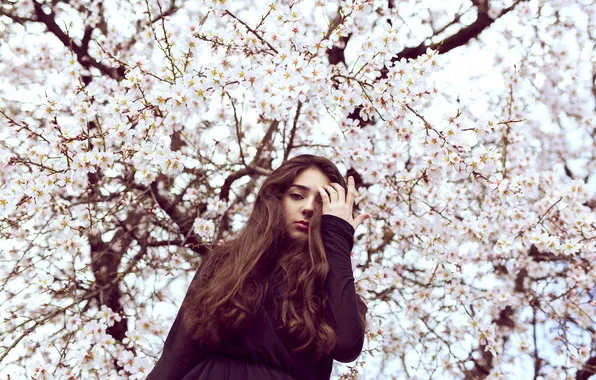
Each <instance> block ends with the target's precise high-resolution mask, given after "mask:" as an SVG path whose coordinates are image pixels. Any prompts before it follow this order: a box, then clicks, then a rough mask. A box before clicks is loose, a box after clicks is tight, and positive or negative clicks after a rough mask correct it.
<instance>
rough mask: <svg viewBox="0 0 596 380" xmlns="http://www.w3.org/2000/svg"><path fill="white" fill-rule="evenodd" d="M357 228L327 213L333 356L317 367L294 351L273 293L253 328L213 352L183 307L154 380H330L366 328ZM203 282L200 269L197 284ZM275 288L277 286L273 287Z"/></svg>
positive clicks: (354, 353)
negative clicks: (354, 255) (356, 259)
mask: <svg viewBox="0 0 596 380" xmlns="http://www.w3.org/2000/svg"><path fill="white" fill-rule="evenodd" d="M354 232H355V231H354V228H353V227H352V225H351V224H350V223H348V222H347V221H345V220H344V219H342V218H339V217H336V216H334V215H329V214H326V215H323V216H322V219H321V235H322V239H323V245H324V247H325V252H326V255H327V261H328V262H329V273H328V275H327V280H326V288H327V292H328V295H329V297H328V300H327V302H328V304H327V310H328V318H329V319H328V320H330V322H331V323H332V324H331V326H332V327H333V328H334V329H335V332H336V334H337V345H336V348H335V350H334V351H333V352H332V353H331V354H330V355H325V356H323V357H322V358H321V359H320V360H319V361H318V362H316V363H314V362H313V361H312V359H311V358H310V355H307V354H306V353H304V352H302V353H301V352H298V353H294V352H291V350H290V348H289V347H287V345H286V343H284V342H286V341H287V340H286V338H284V337H282V336H280V333H279V330H277V329H276V328H275V327H276V326H277V324H276V321H278V320H279V317H278V316H275V315H273V310H274V308H273V306H272V305H273V303H272V300H271V297H270V296H269V295H268V296H267V297H266V298H265V301H264V302H263V306H262V308H261V310H259V312H258V313H257V315H256V316H255V318H254V321H252V322H251V324H250V327H249V328H246V329H243V331H242V333H241V334H240V335H238V336H234V337H233V338H230V340H229V341H227V342H225V343H224V345H223V348H222V350H221V351H220V352H210V351H209V350H207V349H206V347H205V346H204V345H202V344H200V342H198V341H196V340H192V339H191V338H190V335H189V333H188V332H187V331H186V330H185V329H184V326H183V324H182V320H183V313H184V305H185V304H186V302H188V300H189V298H190V297H191V296H190V295H189V293H187V294H186V297H185V299H184V301H183V303H182V307H181V308H180V310H179V312H178V315H177V316H176V319H175V320H174V324H173V325H172V328H171V329H170V332H169V333H168V336H167V338H166V341H165V345H164V349H163V353H162V355H161V357H160V359H159V360H158V362H157V364H156V366H155V368H154V369H153V370H152V372H151V373H150V374H149V377H148V379H149V380H178V379H184V380H213V379H217V380H241V379H248V380H292V379H293V380H327V379H329V378H330V376H331V370H332V366H333V360H337V361H339V362H343V363H349V362H352V361H354V360H356V358H358V356H359V355H360V352H361V351H362V346H363V343H364V328H365V326H364V325H363V324H362V322H361V320H360V317H359V314H358V304H357V295H356V290H355V287H354V276H353V272H352V264H351V259H350V252H351V250H352V247H353V244H354ZM197 280H198V271H197V274H195V277H194V278H193V281H197ZM273 286H274V285H273Z"/></svg>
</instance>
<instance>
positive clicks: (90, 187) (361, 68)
mask: <svg viewBox="0 0 596 380" xmlns="http://www.w3.org/2000/svg"><path fill="white" fill-rule="evenodd" d="M594 20H596V5H595V4H594V1H593V0H548V1H547V0H525V1H524V0H491V1H489V0H453V1H449V2H437V1H431V0H404V1H397V0H347V1H337V2H333V1H321V0H316V1H314V0H312V1H308V0H303V1H300V0H296V1H288V0H285V1H271V2H269V1H254V2H245V1H231V0H204V1H200V0H195V1H191V0H188V1H181V0H127V1H116V0H104V1H96V0H52V1H49V0H8V1H4V2H2V4H1V5H0V36H1V38H2V41H4V43H3V44H2V45H1V46H0V54H1V55H0V57H1V58H2V59H1V60H0V71H1V75H0V81H1V83H0V114H1V115H0V137H1V138H0V160H2V161H1V162H2V171H1V172H0V233H1V234H2V236H1V239H2V240H1V241H0V245H1V250H2V260H1V261H0V294H1V295H2V296H1V297H0V302H1V308H0V310H1V313H2V314H1V319H0V338H1V349H0V363H1V365H0V368H1V371H2V376H3V377H2V378H3V379H4V378H8V376H10V378H11V379H13V378H25V377H27V378H34V379H50V378H51V379H53V378H57V379H58V378H59V379H67V378H84V379H90V378H98V379H129V378H130V379H137V378H139V379H141V378H144V377H145V376H146V374H147V373H148V372H149V371H150V370H151V368H152V367H153V365H154V363H155V361H156V359H157V358H158V357H159V354H160V351H161V349H162V347H163V341H164V339H165V335H166V334H167V331H168V329H169V327H170V325H171V323H172V321H173V316H174V314H175V312H176V310H177V308H178V307H179V305H180V302H181V300H182V297H183V296H184V288H185V287H186V286H188V283H189V281H190V279H191V276H192V275H193V274H194V271H195V268H196V267H197V266H198V264H199V263H200V261H201V260H202V258H203V257H204V256H205V255H206V253H207V251H208V247H209V246H210V244H213V243H214V242H215V241H217V240H219V239H225V238H227V237H229V236H232V235H233V233H234V232H235V231H237V230H238V229H239V228H240V227H241V226H242V223H243V222H244V221H245V220H246V218H247V216H248V214H249V212H250V211H251V207H252V202H253V201H254V194H255V192H256V190H257V189H258V187H259V185H260V183H262V181H263V180H264V178H265V177H266V176H267V175H268V174H269V173H270V172H271V171H272V170H273V169H274V168H276V167H277V166H279V164H281V163H282V162H283V161H284V160H286V159H288V158H289V157H292V156H293V155H296V154H299V153H305V152H309V153H315V154H322V155H325V156H327V157H329V158H330V159H331V160H332V161H334V162H336V163H338V165H339V166H340V168H341V169H342V170H344V172H345V173H347V174H348V175H353V176H354V177H355V179H356V185H357V188H358V195H357V199H356V201H357V206H358V207H359V208H360V209H365V210H366V212H368V213H370V214H371V215H372V218H371V219H370V220H368V221H367V222H366V223H365V224H364V226H363V227H361V228H360V229H359V231H358V232H357V236H356V244H355V246H354V250H353V252H352V262H353V266H354V274H355V280H356V286H357V290H358V292H359V293H361V294H362V295H363V296H364V297H365V298H366V299H367V301H368V305H369V314H368V316H367V318H368V320H367V340H366V342H365V347H364V350H363V353H362V355H361V356H360V357H359V358H358V360H357V361H355V362H354V363H351V364H347V365H344V364H341V365H339V364H338V365H337V366H336V367H335V368H334V374H335V375H336V376H337V377H341V378H343V379H348V378H362V379H373V378H410V379H427V378H430V377H433V378H443V379H448V378H454V379H485V378H494V379H497V378H511V377H512V376H518V377H520V378H534V379H536V378H542V379H561V378H569V379H577V380H581V379H587V378H588V377H589V376H590V375H591V374H593V373H595V372H596V340H595V339H596V331H595V329H596V299H595V298H596V290H595V279H596V265H595V264H594V260H593V258H594V254H595V250H596V249H595V248H596V217H595V212H594V209H595V207H596V199H595V197H594V189H595V188H596V186H595V185H594V183H595V182H594V181H595V180H594V174H595V171H596V161H595V157H594V152H595V151H596V144H595V137H596V117H595V113H594V110H595V99H594V96H595V94H596V84H595V83H594V81H595V78H596V75H595V73H596V59H595V56H594V51H595V39H596V38H595V37H596V32H595V30H596V28H595V24H594V22H595V21H594ZM168 310H169V312H168Z"/></svg>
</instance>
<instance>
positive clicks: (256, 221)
mask: <svg viewBox="0 0 596 380" xmlns="http://www.w3.org/2000/svg"><path fill="white" fill-rule="evenodd" d="M312 167H314V168H318V169H319V170H321V172H323V173H324V174H325V175H326V176H327V177H328V178H329V180H330V181H331V182H337V183H339V184H340V185H341V186H342V187H343V188H344V189H346V193H347V185H346V181H345V180H344V178H343V177H342V175H341V174H340V172H339V170H338V169H337V167H336V166H335V165H334V164H333V163H332V162H331V161H329V160H328V159H327V158H324V157H320V156H314V155H309V154H304V155H300V156H297V157H294V158H292V159H290V160H288V161H286V162H284V163H283V164H282V165H281V166H280V167H279V168H277V169H276V170H275V171H273V173H271V174H270V175H269V176H268V177H267V179H266V180H265V182H264V183H263V185H262V186H261V188H260V189H259V192H258V194H257V197H256V200H255V204H254V208H253V210H252V212H251V214H250V216H249V218H248V221H247V222H246V224H245V226H244V227H243V228H242V230H240V231H239V232H238V234H237V235H236V236H235V237H234V238H233V239H230V240H228V241H226V242H223V243H221V244H218V245H216V246H214V247H212V249H211V252H210V254H209V255H208V257H207V258H206V259H205V261H204V262H203V263H202V264H201V267H200V273H199V277H198V280H196V281H195V282H193V283H192V284H191V286H190V289H189V291H191V292H192V293H193V294H194V296H193V297H192V298H191V300H190V302H189V305H188V306H187V307H188V309H187V310H186V311H185V314H184V315H185V316H184V326H185V328H186V329H187V330H188V331H191V332H192V337H193V339H197V340H199V341H200V342H201V343H202V344H205V345H206V346H208V347H210V348H212V349H219V348H220V347H221V344H222V341H223V340H224V339H225V338H226V337H228V336H230V335H233V334H234V333H237V332H238V331H239V330H240V329H241V328H242V327H244V326H246V325H247V324H248V322H249V321H250V320H251V318H252V317H254V316H255V314H256V313H257V311H258V310H259V307H260V306H261V305H262V303H263V301H264V298H265V295H266V294H267V291H268V288H269V284H268V281H267V279H268V277H270V276H271V273H272V270H273V268H274V267H277V268H278V269H280V270H279V271H277V273H282V275H283V277H284V281H282V282H281V283H280V284H279V289H276V290H277V291H278V294H279V301H280V305H279V306H280V310H277V309H276V313H277V314H278V315H280V316H281V317H280V320H281V322H282V326H280V328H281V329H282V331H283V332H284V333H285V334H287V335H286V336H290V337H291V340H292V341H293V342H295V343H296V345H295V347H293V348H292V350H293V351H294V352H300V351H306V350H309V351H308V352H310V353H312V355H313V356H314V358H315V359H316V360H318V359H320V358H321V356H322V355H323V354H329V353H331V351H332V350H333V349H334V348H335V345H336V342H337V336H336V334H335V331H334V330H333V328H332V326H331V325H330V323H329V321H327V320H326V315H327V314H326V313H327V310H326V308H327V307H326V306H327V303H326V301H327V293H326V291H325V287H324V284H325V280H326V278H327V273H328V272H329V264H328V262H327V258H326V255H325V249H324V247H323V241H322V238H321V232H320V225H321V208H320V207H319V208H317V209H315V212H314V214H313V215H312V217H311V218H310V227H309V238H308V244H306V239H304V241H303V242H301V241H295V242H292V243H291V244H290V245H283V246H282V244H283V242H284V241H285V233H286V230H285V225H286V222H285V216H284V211H283V207H282V202H283V196H284V193H285V192H286V189H287V188H288V187H289V186H290V185H292V183H293V181H294V179H295V178H296V177H297V176H298V175H300V173H302V172H303V171H304V170H306V169H308V168H312ZM280 250H282V251H283V254H280ZM358 301H359V303H360V305H359V313H360V318H361V320H362V323H365V319H366V303H365V302H364V300H363V299H362V297H360V296H359V297H358ZM276 305H277V303H276Z"/></svg>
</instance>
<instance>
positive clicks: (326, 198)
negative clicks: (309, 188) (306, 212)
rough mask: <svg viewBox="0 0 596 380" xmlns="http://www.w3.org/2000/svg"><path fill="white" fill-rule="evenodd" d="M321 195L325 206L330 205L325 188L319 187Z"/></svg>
mask: <svg viewBox="0 0 596 380" xmlns="http://www.w3.org/2000/svg"><path fill="white" fill-rule="evenodd" d="M319 194H320V195H321V201H323V206H326V205H328V204H329V203H330V199H329V194H327V192H326V191H325V188H324V187H323V186H319Z"/></svg>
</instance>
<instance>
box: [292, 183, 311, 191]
mask: <svg viewBox="0 0 596 380" xmlns="http://www.w3.org/2000/svg"><path fill="white" fill-rule="evenodd" d="M293 186H295V187H297V188H299V189H302V190H306V191H310V187H308V186H304V185H299V184H297V183H294V184H292V185H290V187H293Z"/></svg>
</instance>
